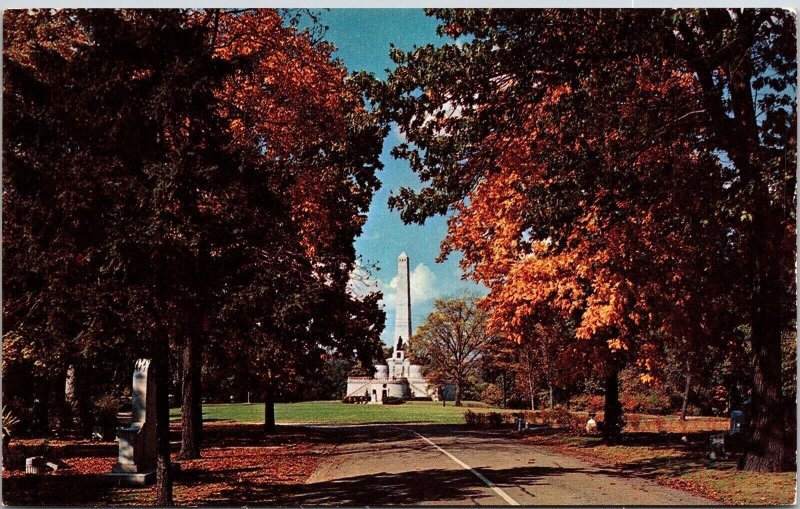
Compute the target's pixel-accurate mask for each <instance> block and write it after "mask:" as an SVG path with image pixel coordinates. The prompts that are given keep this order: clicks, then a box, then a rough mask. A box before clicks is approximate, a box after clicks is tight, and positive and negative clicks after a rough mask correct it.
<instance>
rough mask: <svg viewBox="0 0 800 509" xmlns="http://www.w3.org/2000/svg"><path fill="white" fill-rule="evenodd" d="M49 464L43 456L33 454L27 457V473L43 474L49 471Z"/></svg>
mask: <svg viewBox="0 0 800 509" xmlns="http://www.w3.org/2000/svg"><path fill="white" fill-rule="evenodd" d="M47 470H48V466H47V461H45V459H44V457H43V456H31V457H30V458H25V473H26V474H42V473H44V472H47Z"/></svg>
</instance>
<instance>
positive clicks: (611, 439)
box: [603, 365, 622, 445]
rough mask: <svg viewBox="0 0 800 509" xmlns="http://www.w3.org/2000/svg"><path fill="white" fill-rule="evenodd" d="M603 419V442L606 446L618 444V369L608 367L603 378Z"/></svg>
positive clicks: (620, 435) (619, 413)
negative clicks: (604, 392)
mask: <svg viewBox="0 0 800 509" xmlns="http://www.w3.org/2000/svg"><path fill="white" fill-rule="evenodd" d="M605 388H606V397H605V407H604V411H605V417H604V419H603V424H604V425H603V442H605V443H606V444H608V445H615V444H618V443H620V441H621V439H622V426H621V424H622V422H621V420H622V405H621V404H620V402H619V369H618V368H617V366H616V365H613V366H609V368H608V372H607V373H606V377H605Z"/></svg>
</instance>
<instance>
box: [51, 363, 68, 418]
mask: <svg viewBox="0 0 800 509" xmlns="http://www.w3.org/2000/svg"><path fill="white" fill-rule="evenodd" d="M66 383H67V370H66V369H61V370H59V371H57V372H56V373H55V377H54V378H53V379H52V381H51V386H50V395H49V398H50V404H49V405H48V409H49V415H48V418H47V425H48V427H49V431H56V432H60V431H61V430H62V429H63V428H64V425H65V424H66V421H67V415H68V413H69V412H68V410H67V400H66V395H65V393H64V387H65V386H66Z"/></svg>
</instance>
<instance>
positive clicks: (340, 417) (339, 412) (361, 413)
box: [170, 401, 487, 424]
mask: <svg viewBox="0 0 800 509" xmlns="http://www.w3.org/2000/svg"><path fill="white" fill-rule="evenodd" d="M464 405H465V406H463V407H456V406H454V405H453V403H452V402H449V401H448V402H447V405H446V406H442V404H441V403H439V402H435V401H409V402H406V403H404V404H402V405H348V404H344V403H341V402H339V401H304V402H301V403H276V404H275V421H276V422H277V423H278V424H281V423H314V424H366V423H381V422H419V423H432V424H464V412H465V411H466V410H467V408H473V409H474V408H476V407H480V408H486V406H487V405H485V404H483V403H477V402H465V403H464ZM179 415H180V409H178V408H173V409H172V410H171V411H170V416H171V417H172V418H173V419H177V418H178V417H179ZM203 419H206V420H212V419H213V420H232V421H238V422H264V404H263V403H253V404H252V405H247V404H244V403H219V404H206V405H203Z"/></svg>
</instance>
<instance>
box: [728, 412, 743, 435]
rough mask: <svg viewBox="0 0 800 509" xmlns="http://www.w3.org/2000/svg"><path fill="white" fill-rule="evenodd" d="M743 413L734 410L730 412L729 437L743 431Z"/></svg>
mask: <svg viewBox="0 0 800 509" xmlns="http://www.w3.org/2000/svg"><path fill="white" fill-rule="evenodd" d="M743 426H744V412H742V411H741V410H734V411H733V412H731V429H730V430H729V431H728V434H730V435H736V434H737V433H741V432H742V431H744V429H743Z"/></svg>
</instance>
